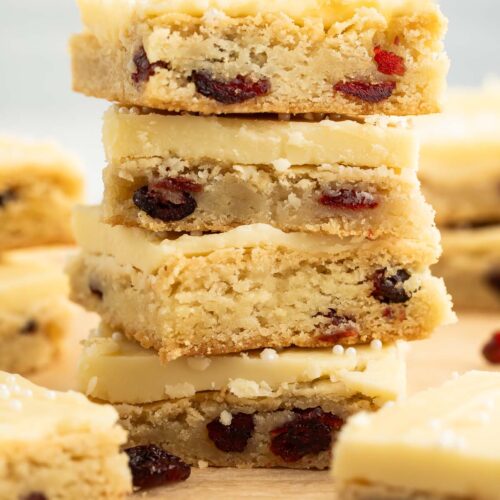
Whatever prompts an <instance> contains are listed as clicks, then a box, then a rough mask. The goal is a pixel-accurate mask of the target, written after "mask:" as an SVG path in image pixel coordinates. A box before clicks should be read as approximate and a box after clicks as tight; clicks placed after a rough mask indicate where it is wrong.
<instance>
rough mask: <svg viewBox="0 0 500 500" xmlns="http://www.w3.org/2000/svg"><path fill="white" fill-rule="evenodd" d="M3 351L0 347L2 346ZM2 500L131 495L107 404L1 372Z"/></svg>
mask: <svg viewBox="0 0 500 500" xmlns="http://www.w3.org/2000/svg"><path fill="white" fill-rule="evenodd" d="M2 351H3V346H2ZM0 415H1V421H2V426H1V429H0V460H1V462H2V467H1V469H0V498H5V499H44V498H47V499H53V498H54V499H55V498H57V499H61V500H74V499H76V498H94V499H102V500H104V499H109V500H114V499H117V498H125V496H126V495H127V494H128V493H131V491H132V484H131V477H130V471H129V467H128V459H127V456H126V455H125V454H124V453H120V451H119V448H120V446H121V445H123V444H125V441H126V439H127V436H126V433H125V431H124V430H123V429H121V428H120V427H119V426H118V425H117V420H118V415H117V413H116V411H115V410H114V409H113V408H112V407H111V406H109V405H97V404H93V403H91V402H90V401H88V400H87V398H86V397H85V396H83V395H82V394H79V393H76V392H67V393H62V392H55V391H49V390H48V389H44V388H42V387H39V386H37V385H35V384H32V383H31V382H28V381H27V380H25V379H23V378H22V377H20V376H16V375H10V374H8V373H5V372H0Z"/></svg>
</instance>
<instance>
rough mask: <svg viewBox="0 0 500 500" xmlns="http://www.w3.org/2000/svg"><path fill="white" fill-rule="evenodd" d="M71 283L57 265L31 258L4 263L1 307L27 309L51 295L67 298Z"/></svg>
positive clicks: (0, 265) (0, 264)
mask: <svg viewBox="0 0 500 500" xmlns="http://www.w3.org/2000/svg"><path fill="white" fill-rule="evenodd" d="M68 292H69V286H68V280H67V277H66V276H65V274H64V273H63V272H62V271H61V270H60V269H59V268H57V267H56V266H53V265H49V264H45V265H44V264H39V263H37V262H31V261H29V259H27V260H20V261H18V262H16V261H14V260H13V261H12V262H10V261H5V262H0V310H1V311H6V312H23V311H26V310H27V309H29V308H30V306H32V305H34V304H36V303H37V302H40V301H45V300H47V299H50V298H57V297H65V296H67V295H68Z"/></svg>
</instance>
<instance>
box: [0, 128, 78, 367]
mask: <svg viewBox="0 0 500 500" xmlns="http://www.w3.org/2000/svg"><path fill="white" fill-rule="evenodd" d="M82 196H83V176H82V174H81V172H80V169H79V167H78V162H77V161H76V160H75V159H74V158H73V157H72V155H70V154H68V153H67V152H65V151H63V150H62V149H61V148H60V147H59V146H56V145H54V144H51V143H40V142H32V141H26V140H21V139H17V138H14V137H8V136H1V137H0V370H7V371H10V372H14V373H21V374H27V373H32V372H33V371H35V370H39V369H41V368H45V367H46V366H48V365H50V364H51V363H52V362H53V361H54V359H55V358H56V357H57V356H58V355H59V353H60V352H61V349H62V346H63V340H64V339H65V338H66V337H67V333H68V326H69V321H70V318H71V314H70V313H71V310H72V305H71V303H70V302H69V300H68V299H67V295H68V280H67V277H66V276H65V275H64V273H63V271H62V265H57V264H55V261H57V260H58V259H59V258H60V256H61V255H62V254H63V253H65V252H66V251H67V249H66V250H65V251H64V252H62V251H61V247H59V249H57V248H55V247H54V245H59V246H60V245H67V244H69V243H72V242H73V243H74V239H73V234H72V231H71V210H72V208H73V206H74V205H75V204H76V203H79V202H81V199H82Z"/></svg>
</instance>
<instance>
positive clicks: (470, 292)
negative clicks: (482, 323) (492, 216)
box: [433, 224, 500, 312]
mask: <svg viewBox="0 0 500 500" xmlns="http://www.w3.org/2000/svg"><path fill="white" fill-rule="evenodd" d="M442 236H443V249H444V254H443V256H442V257H441V259H440V260H439V262H438V264H436V266H435V267H434V268H433V271H434V272H435V273H436V275H438V276H441V277H443V278H444V280H445V282H446V285H447V287H448V290H449V291H450V293H451V295H452V297H453V302H454V304H455V305H456V306H457V308H461V309H475V310H481V309H483V310H485V311H487V310H489V311H496V312H498V311H500V224H496V225H492V226H489V227H479V228H470V229H460V230H459V229H455V230H445V231H443V232H442Z"/></svg>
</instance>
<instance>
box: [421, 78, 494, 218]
mask: <svg viewBox="0 0 500 500" xmlns="http://www.w3.org/2000/svg"><path fill="white" fill-rule="evenodd" d="M415 123H416V124H417V131H418V132H419V134H420V136H421V139H422V153H421V166H420V171H419V175H420V179H421V181H422V189H423V191H424V194H425V196H426V198H427V200H428V201H429V202H430V203H431V204H432V206H433V207H434V208H435V209H436V212H437V215H436V221H437V223H438V224H439V225H441V226H443V227H454V226H461V225H462V226H467V225H468V224H473V225H474V224H483V223H488V222H489V223H499V222H500V82H495V81H493V82H491V83H488V84H485V85H484V86H483V87H482V88H480V89H472V88H471V89H460V88H456V89H452V90H450V91H449V93H448V96H447V100H446V104H445V108H444V113H443V114H442V115H435V116H429V117H418V118H416V119H415Z"/></svg>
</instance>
